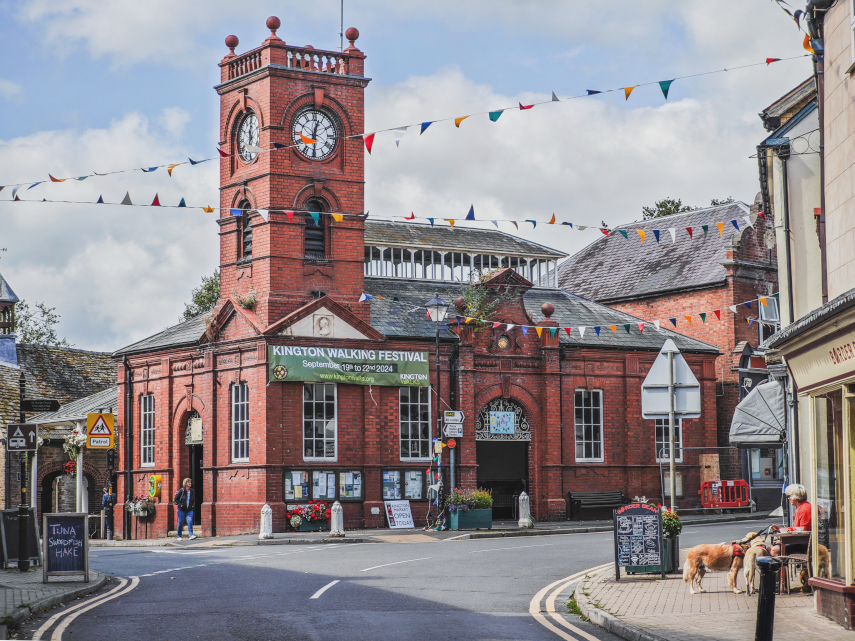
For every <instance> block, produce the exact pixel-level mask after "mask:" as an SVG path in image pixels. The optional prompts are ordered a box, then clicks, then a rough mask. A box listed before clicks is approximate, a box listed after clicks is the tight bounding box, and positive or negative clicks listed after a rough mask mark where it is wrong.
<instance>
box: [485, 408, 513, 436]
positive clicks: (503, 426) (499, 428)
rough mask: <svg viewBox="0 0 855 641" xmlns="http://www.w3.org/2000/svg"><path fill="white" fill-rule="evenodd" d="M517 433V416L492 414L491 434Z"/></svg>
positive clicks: (504, 413)
mask: <svg viewBox="0 0 855 641" xmlns="http://www.w3.org/2000/svg"><path fill="white" fill-rule="evenodd" d="M515 431H516V414H514V413H513V412H490V434H513V433H514V432H515Z"/></svg>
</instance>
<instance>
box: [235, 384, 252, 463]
mask: <svg viewBox="0 0 855 641" xmlns="http://www.w3.org/2000/svg"><path fill="white" fill-rule="evenodd" d="M231 392H232V394H231V421H232V438H231V450H232V463H249V385H248V384H247V383H245V382H241V383H236V384H234V385H232V389H231Z"/></svg>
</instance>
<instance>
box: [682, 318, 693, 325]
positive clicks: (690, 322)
mask: <svg viewBox="0 0 855 641" xmlns="http://www.w3.org/2000/svg"><path fill="white" fill-rule="evenodd" d="M683 318H685V319H686V320H687V321H688V323H689V325H691V324H692V317H691V316H683Z"/></svg>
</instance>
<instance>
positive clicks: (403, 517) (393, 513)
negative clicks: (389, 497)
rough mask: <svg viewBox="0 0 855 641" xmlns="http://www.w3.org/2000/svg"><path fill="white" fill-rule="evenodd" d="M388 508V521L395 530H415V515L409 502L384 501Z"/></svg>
mask: <svg viewBox="0 0 855 641" xmlns="http://www.w3.org/2000/svg"><path fill="white" fill-rule="evenodd" d="M383 504H384V505H385V506H386V521H388V523H389V527H390V528H392V529H393V530H401V529H404V528H414V527H416V524H415V523H414V522H413V513H412V512H411V511H410V502H409V501H383Z"/></svg>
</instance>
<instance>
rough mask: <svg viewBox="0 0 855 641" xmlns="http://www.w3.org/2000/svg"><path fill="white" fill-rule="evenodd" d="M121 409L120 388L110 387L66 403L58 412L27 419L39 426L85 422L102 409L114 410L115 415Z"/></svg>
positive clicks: (45, 413)
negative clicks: (90, 415)
mask: <svg viewBox="0 0 855 641" xmlns="http://www.w3.org/2000/svg"><path fill="white" fill-rule="evenodd" d="M118 407H119V388H118V387H117V386H115V385H114V386H113V387H108V388H107V389H105V390H102V391H100V392H97V393H95V394H92V395H91V396H86V397H84V398H79V399H77V400H76V401H71V402H70V403H66V404H65V405H63V406H62V407H60V408H59V410H58V411H56V412H44V413H43V414H36V415H35V416H30V417H28V418H27V422H28V423H37V424H39V425H42V424H45V423H59V422H61V421H62V422H72V423H73V422H74V421H80V420H85V419H86V415H87V414H89V413H91V412H97V411H98V410H100V409H105V410H109V409H111V408H112V410H113V413H114V414H115V413H116V412H117V411H118Z"/></svg>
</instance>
